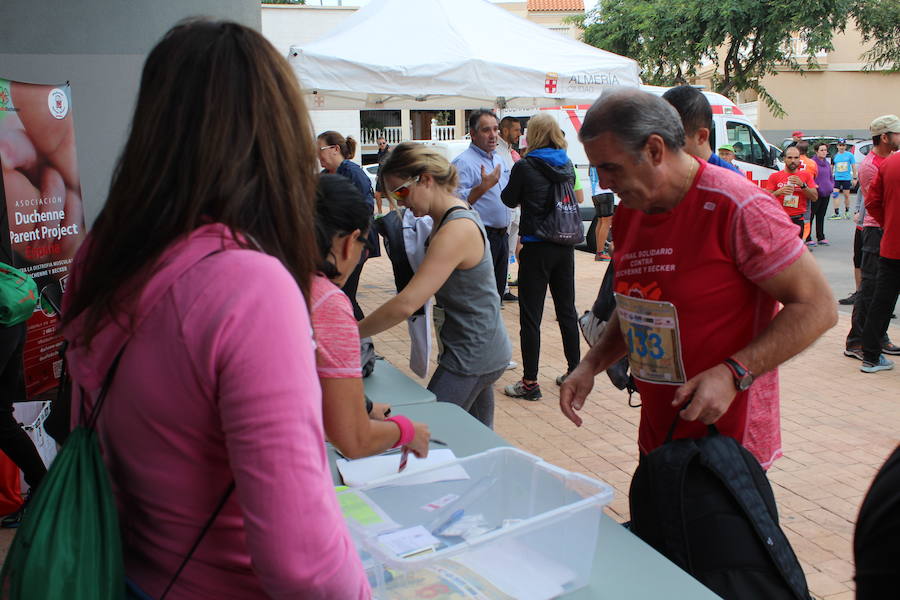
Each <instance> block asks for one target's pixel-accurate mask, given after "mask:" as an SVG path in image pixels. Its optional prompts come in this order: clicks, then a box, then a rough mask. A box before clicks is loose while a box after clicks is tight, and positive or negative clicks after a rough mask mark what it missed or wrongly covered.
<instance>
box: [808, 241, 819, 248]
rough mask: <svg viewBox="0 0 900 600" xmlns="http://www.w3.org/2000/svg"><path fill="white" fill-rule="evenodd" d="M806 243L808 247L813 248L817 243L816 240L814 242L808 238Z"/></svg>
mask: <svg viewBox="0 0 900 600" xmlns="http://www.w3.org/2000/svg"><path fill="white" fill-rule="evenodd" d="M806 245H807V246H809V247H810V248H815V247H816V246H818V244H817V243H816V242H814V241H813V240H809V241H808V242H806Z"/></svg>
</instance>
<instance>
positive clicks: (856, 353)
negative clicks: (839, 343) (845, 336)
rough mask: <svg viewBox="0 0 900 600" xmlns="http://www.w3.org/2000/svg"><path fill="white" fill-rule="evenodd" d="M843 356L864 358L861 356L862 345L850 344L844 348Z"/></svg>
mask: <svg viewBox="0 0 900 600" xmlns="http://www.w3.org/2000/svg"><path fill="white" fill-rule="evenodd" d="M844 356H846V357H848V358H855V359H857V360H863V361H864V360H866V359H865V357H864V356H863V349H862V346H852V347H850V348H845V349H844Z"/></svg>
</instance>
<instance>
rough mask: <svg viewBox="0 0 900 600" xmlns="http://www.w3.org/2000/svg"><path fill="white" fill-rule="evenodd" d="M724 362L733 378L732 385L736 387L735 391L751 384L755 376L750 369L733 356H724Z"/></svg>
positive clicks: (740, 390) (742, 389)
mask: <svg viewBox="0 0 900 600" xmlns="http://www.w3.org/2000/svg"><path fill="white" fill-rule="evenodd" d="M724 363H725V366H726V367H728V368H729V369H730V370H731V376H732V377H733V378H734V387H735V388H737V391H739V392H743V391H744V390H746V389H747V388H749V387H750V386H751V385H752V384H753V380H754V379H756V376H755V375H754V374H753V373H751V372H750V369H748V368H747V367H745V366H744V365H742V364H741V363H739V362H738V361H736V360H735V359H733V358H726V359H725V361H724Z"/></svg>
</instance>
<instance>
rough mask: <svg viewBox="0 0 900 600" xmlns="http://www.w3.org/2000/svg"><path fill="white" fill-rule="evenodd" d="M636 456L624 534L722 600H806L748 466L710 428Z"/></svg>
mask: <svg viewBox="0 0 900 600" xmlns="http://www.w3.org/2000/svg"><path fill="white" fill-rule="evenodd" d="M679 420H680V416H676V417H675V423H673V425H672V428H671V429H670V430H669V435H668V436H667V438H666V443H665V444H663V445H662V446H660V447H659V448H657V449H656V450H653V451H652V452H650V453H649V454H647V455H645V456H642V457H641V461H640V464H639V465H638V468H637V470H636V471H635V473H634V478H633V479H632V481H631V490H630V498H629V504H630V508H631V530H632V532H634V533H635V534H636V535H637V536H638V537H640V538H641V539H642V540H644V541H645V542H647V543H648V544H650V545H651V546H653V547H654V548H655V549H656V550H658V551H659V552H660V553H662V554H663V555H665V556H666V557H667V558H669V560H671V561H672V562H674V563H675V564H677V565H678V566H679V567H681V568H682V569H684V570H685V571H687V572H688V573H689V574H691V575H692V576H693V577H694V578H696V579H697V580H698V581H700V582H701V583H702V584H704V585H705V586H706V587H708V588H709V589H711V590H712V591H713V592H715V593H716V594H718V595H720V596H722V597H723V598H725V599H726V600H743V599H747V600H751V599H752V600H758V599H760V598H765V599H766V600H809V598H810V596H809V590H808V589H807V585H806V577H805V576H804V574H803V569H802V568H801V567H800V563H799V562H798V560H797V557H796V555H795V554H794V551H793V549H792V548H791V545H790V543H789V542H788V540H787V538H786V537H785V535H784V532H783V531H782V530H781V528H780V527H779V525H778V510H777V508H776V507H775V496H774V494H773V493H772V488H771V486H770V485H769V480H768V479H767V478H766V474H765V472H764V471H763V469H762V467H761V466H760V465H759V462H757V460H756V458H755V457H754V456H753V455H752V454H751V453H750V452H749V451H748V450H747V449H746V448H744V447H743V446H741V445H740V444H739V443H738V442H737V441H736V440H735V439H733V438H731V437H728V436H725V435H721V434H719V432H718V431H717V430H716V428H715V426H714V425H710V426H709V435H707V436H706V437H704V438H700V439H679V440H675V441H671V440H672V433H673V432H674V429H675V426H676V425H677V423H678V421H679Z"/></svg>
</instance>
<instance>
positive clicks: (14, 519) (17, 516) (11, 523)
mask: <svg viewBox="0 0 900 600" xmlns="http://www.w3.org/2000/svg"><path fill="white" fill-rule="evenodd" d="M30 500H31V490H29V491H28V493H27V494H26V495H25V501H24V502H23V503H22V506H20V507H19V510H17V511H16V512H14V513H12V514H9V515H6V516H5V517H3V519H2V520H0V527H2V528H3V529H16V528H18V527H19V525H21V524H22V519H24V518H25V511H27V510H28V502H29V501H30Z"/></svg>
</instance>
